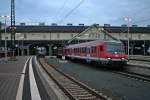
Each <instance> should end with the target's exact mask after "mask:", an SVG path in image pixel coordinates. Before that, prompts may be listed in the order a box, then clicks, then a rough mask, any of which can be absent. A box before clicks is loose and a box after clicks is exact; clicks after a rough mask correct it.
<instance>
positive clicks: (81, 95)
mask: <svg viewBox="0 0 150 100" xmlns="http://www.w3.org/2000/svg"><path fill="white" fill-rule="evenodd" d="M73 96H75V97H91V96H93V95H92V94H89V93H88V94H76V95H74V94H73Z"/></svg>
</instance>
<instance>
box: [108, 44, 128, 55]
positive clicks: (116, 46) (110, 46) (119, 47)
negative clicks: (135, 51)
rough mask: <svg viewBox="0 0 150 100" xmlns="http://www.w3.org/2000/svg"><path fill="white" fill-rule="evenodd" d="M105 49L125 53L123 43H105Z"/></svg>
mask: <svg viewBox="0 0 150 100" xmlns="http://www.w3.org/2000/svg"><path fill="white" fill-rule="evenodd" d="M107 51H108V52H109V53H119V54H120V53H121V54H124V53H125V51H124V48H123V44H121V43H113V42H110V43H107Z"/></svg>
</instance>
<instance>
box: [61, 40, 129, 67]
mask: <svg viewBox="0 0 150 100" xmlns="http://www.w3.org/2000/svg"><path fill="white" fill-rule="evenodd" d="M58 55H60V56H62V55H63V56H65V57H66V58H69V59H81V60H85V61H87V62H96V63H98V64H104V65H109V64H113V65H115V64H116V65H126V64H127V61H128V57H127V55H126V54H125V48H124V45H123V43H122V42H121V41H106V40H95V41H90V42H85V43H79V44H72V45H68V46H66V47H64V48H63V52H61V49H59V50H58Z"/></svg>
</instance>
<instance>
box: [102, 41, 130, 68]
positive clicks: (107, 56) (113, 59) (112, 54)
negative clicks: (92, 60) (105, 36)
mask: <svg viewBox="0 0 150 100" xmlns="http://www.w3.org/2000/svg"><path fill="white" fill-rule="evenodd" d="M99 51H100V53H99V59H100V60H99V61H100V62H99V63H100V64H103V65H108V66H111V65H115V66H124V65H126V64H127V61H128V59H127V55H126V54H125V51H124V46H123V44H122V43H117V42H107V43H104V44H103V45H102V46H99Z"/></svg>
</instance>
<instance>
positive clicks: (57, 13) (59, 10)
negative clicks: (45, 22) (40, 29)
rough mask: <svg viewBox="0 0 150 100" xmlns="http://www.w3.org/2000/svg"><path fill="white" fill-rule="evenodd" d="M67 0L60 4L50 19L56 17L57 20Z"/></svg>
mask: <svg viewBox="0 0 150 100" xmlns="http://www.w3.org/2000/svg"><path fill="white" fill-rule="evenodd" d="M67 2H68V0H65V1H64V2H63V4H62V6H61V7H60V8H59V9H58V10H57V11H56V14H55V15H54V16H53V18H52V19H54V18H55V19H56V20H57V16H58V15H60V13H61V12H62V10H63V9H64V8H65V6H66V4H67Z"/></svg>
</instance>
